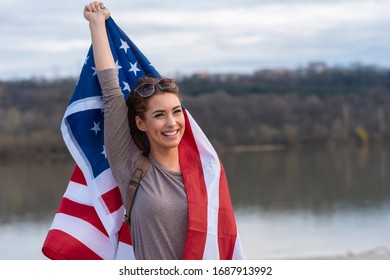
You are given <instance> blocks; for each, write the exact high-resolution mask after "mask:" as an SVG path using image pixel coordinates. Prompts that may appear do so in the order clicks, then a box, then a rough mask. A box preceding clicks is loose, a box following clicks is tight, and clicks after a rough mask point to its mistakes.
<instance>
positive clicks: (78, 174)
mask: <svg viewBox="0 0 390 280" xmlns="http://www.w3.org/2000/svg"><path fill="white" fill-rule="evenodd" d="M70 180H71V181H73V182H75V183H79V184H81V185H84V186H87V181H86V180H85V177H84V174H83V172H82V171H81V169H80V167H79V166H78V165H76V166H75V168H74V170H73V173H72V176H71V178H70Z"/></svg>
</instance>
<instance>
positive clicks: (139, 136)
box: [126, 77, 180, 156]
mask: <svg viewBox="0 0 390 280" xmlns="http://www.w3.org/2000/svg"><path fill="white" fill-rule="evenodd" d="M159 80H160V79H158V78H153V77H143V78H140V79H139V80H138V81H137V84H136V86H135V87H134V88H136V87H137V86H139V85H141V84H143V83H152V84H155V83H157V82H158V81H159ZM154 90H155V91H154V93H153V94H152V95H151V96H149V97H142V96H140V95H139V94H138V93H136V92H135V91H134V89H132V90H131V92H130V94H129V96H128V97H127V100H126V105H127V108H128V111H127V117H128V119H129V126H130V134H131V137H132V138H133V141H134V143H135V144H136V145H137V147H138V148H139V149H140V150H141V151H142V153H143V154H144V155H145V156H148V155H149V153H150V144H149V140H148V137H147V136H146V134H145V132H143V131H141V130H139V129H138V127H137V124H136V122H135V117H136V116H138V117H140V118H141V119H142V120H145V112H146V111H147V110H148V103H149V99H150V98H151V97H153V95H156V94H159V93H164V92H171V93H174V94H175V95H177V96H178V97H179V88H178V86H177V85H176V87H175V88H173V89H167V90H161V89H160V88H159V87H158V86H157V85H155V86H154ZM179 98H180V97H179Z"/></svg>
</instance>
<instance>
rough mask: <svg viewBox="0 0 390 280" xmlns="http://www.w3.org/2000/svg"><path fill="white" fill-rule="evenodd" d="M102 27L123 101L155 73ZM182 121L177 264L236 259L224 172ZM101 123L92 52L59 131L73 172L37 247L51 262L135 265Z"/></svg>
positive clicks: (121, 36) (114, 29)
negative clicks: (180, 258)
mask: <svg viewBox="0 0 390 280" xmlns="http://www.w3.org/2000/svg"><path fill="white" fill-rule="evenodd" d="M106 27H107V34H108V38H109V42H110V47H111V51H112V54H113V56H114V60H115V61H116V67H117V69H118V75H119V80H120V86H121V88H122V92H123V94H124V98H127V96H128V95H129V93H130V90H131V88H133V87H134V86H135V84H136V82H137V80H138V79H139V78H140V77H143V76H145V75H148V76H154V77H160V74H159V73H158V72H157V71H156V70H155V68H154V67H153V66H152V65H151V63H150V62H149V61H148V59H147V58H146V57H145V56H144V55H143V54H142V52H141V51H140V50H139V49H138V48H137V47H136V46H135V45H134V44H133V42H132V41H131V40H130V39H129V38H128V37H127V36H126V34H125V33H124V32H123V31H122V30H121V29H120V28H119V27H118V26H117V25H116V24H115V22H114V20H113V19H112V18H109V19H108V20H107V21H106ZM184 115H185V121H186V130H185V133H184V136H183V139H182V141H181V142H180V145H179V160H180V166H181V169H182V174H183V181H184V184H185V188H186V191H187V196H188V214H189V228H188V237H187V241H186V247H185V255H184V259H243V258H244V255H243V252H242V247H241V242H240V238H239V236H238V230H237V227H236V221H235V217H234V212H233V208H232V205H231V200H230V195H229V190H228V184H227V181H226V176H225V173H224V169H223V166H222V164H221V162H220V160H219V158H218V155H217V154H216V152H215V150H214V149H213V147H212V145H211V144H210V142H209V141H208V140H207V138H206V136H205V135H204V134H203V132H202V130H201V129H200V128H199V126H198V125H197V124H196V122H195V120H194V119H193V118H192V117H191V115H190V113H189V112H188V110H186V109H184ZM124 117H127V116H124ZM103 122H104V110H103V101H102V95H101V88H100V85H99V82H98V79H97V75H96V70H95V65H94V61H93V53H92V47H91V48H90V49H89V52H88V54H87V57H86V60H85V63H84V65H83V68H82V70H81V74H80V78H79V80H78V82H77V85H76V86H75V89H74V92H73V95H72V98H71V100H70V102H69V105H68V107H67V109H66V112H65V115H64V117H63V121H62V124H61V130H62V134H63V138H64V141H65V143H66V145H67V147H68V149H69V151H70V153H71V155H72V157H73V158H74V160H75V162H76V166H75V169H74V171H73V174H72V176H71V178H70V181H69V184H68V186H67V189H66V192H65V194H64V195H63V198H62V200H61V203H60V206H59V208H58V210H57V212H56V214H55V216H54V219H53V223H52V225H51V228H50V230H49V232H48V234H47V237H46V239H45V242H44V244H43V248H42V252H43V254H44V255H45V256H47V257H48V258H50V259H134V252H133V248H132V241H131V236H130V229H129V227H128V225H127V224H125V223H124V221H123V216H124V207H123V205H122V201H121V195H120V191H119V188H118V186H117V184H116V182H115V180H114V178H113V176H112V173H111V170H110V166H109V164H108V161H107V158H106V154H105V149H104V141H103V127H104V126H103ZM129 172H130V171H129Z"/></svg>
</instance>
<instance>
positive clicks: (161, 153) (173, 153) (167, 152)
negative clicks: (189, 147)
mask: <svg viewBox="0 0 390 280" xmlns="http://www.w3.org/2000/svg"><path fill="white" fill-rule="evenodd" d="M150 153H151V154H152V156H153V158H154V160H156V161H157V162H158V163H159V164H160V165H161V166H162V167H164V168H165V169H167V170H169V171H173V172H181V169H180V164H179V149H178V148H173V149H164V150H154V149H151V151H150Z"/></svg>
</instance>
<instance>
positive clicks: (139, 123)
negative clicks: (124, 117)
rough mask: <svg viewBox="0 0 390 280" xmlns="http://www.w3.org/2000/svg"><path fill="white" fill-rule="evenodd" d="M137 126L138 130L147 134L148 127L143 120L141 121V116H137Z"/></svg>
mask: <svg viewBox="0 0 390 280" xmlns="http://www.w3.org/2000/svg"><path fill="white" fill-rule="evenodd" d="M135 124H136V125H137V127H138V129H139V130H141V131H143V132H145V131H146V126H145V122H144V120H143V119H141V118H140V117H139V116H135Z"/></svg>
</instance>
